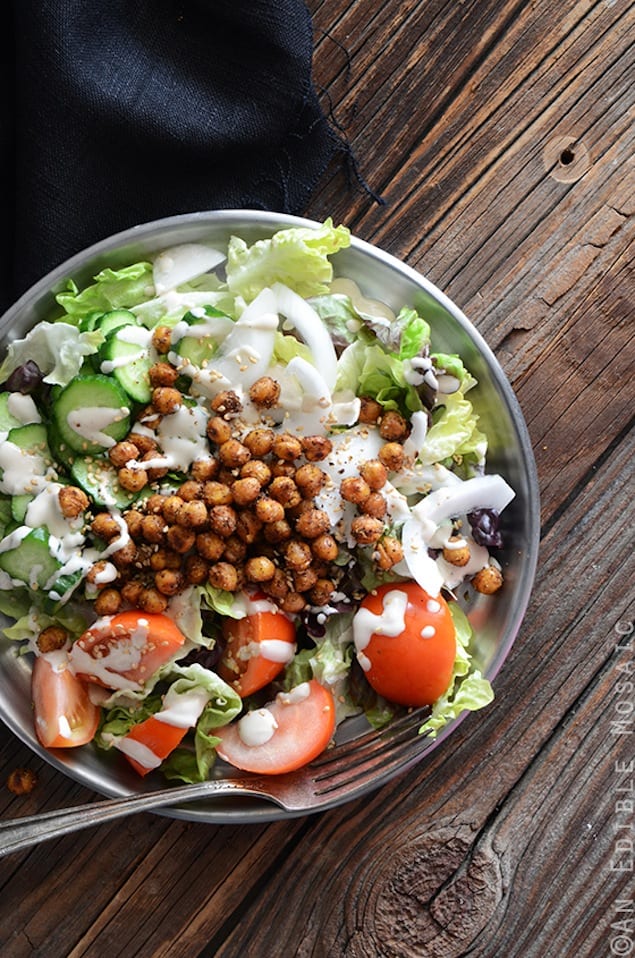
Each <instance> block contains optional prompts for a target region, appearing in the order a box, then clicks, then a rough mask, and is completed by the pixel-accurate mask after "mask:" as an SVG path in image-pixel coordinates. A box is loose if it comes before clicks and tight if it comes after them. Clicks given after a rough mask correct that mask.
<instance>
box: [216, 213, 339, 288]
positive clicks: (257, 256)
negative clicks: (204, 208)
mask: <svg viewBox="0 0 635 958" xmlns="http://www.w3.org/2000/svg"><path fill="white" fill-rule="evenodd" d="M349 245H350V232H349V230H348V229H347V227H345V226H337V227H334V226H333V222H332V220H330V219H327V220H326V221H325V223H324V224H323V225H322V226H321V227H320V228H319V229H311V228H310V227H302V226H300V227H292V228H291V229H285V230H280V231H279V232H277V233H274V235H273V236H272V237H271V238H270V239H263V240H258V241H257V242H256V243H254V244H253V245H252V246H248V245H247V243H245V241H244V240H242V239H240V238H239V237H237V236H232V238H231V240H230V242H229V249H228V256H227V285H228V287H229V289H230V290H231V292H232V293H236V294H239V295H240V296H243V297H244V299H245V300H246V301H247V302H251V300H252V299H255V297H256V296H257V295H258V293H259V292H260V291H261V290H262V289H264V288H265V287H268V286H272V285H273V284H274V283H284V285H285V286H288V287H289V288H290V289H292V290H293V291H294V292H296V293H298V294H299V295H300V296H304V297H305V298H306V297H309V296H317V295H319V294H320V293H325V292H327V291H328V284H329V283H330V282H331V279H332V278H333V268H332V266H331V264H330V262H329V260H328V257H329V256H330V255H331V254H332V253H336V252H337V251H338V250H340V249H344V248H345V247H346V246H349Z"/></svg>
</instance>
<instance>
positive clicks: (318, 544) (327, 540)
mask: <svg viewBox="0 0 635 958" xmlns="http://www.w3.org/2000/svg"><path fill="white" fill-rule="evenodd" d="M311 551H312V553H313V555H314V556H315V558H316V559H320V560H321V561H322V562H335V560H336V559H337V556H338V553H339V549H338V546H337V542H336V541H335V539H334V538H333V536H332V535H330V534H329V533H328V532H327V533H325V534H324V535H322V536H318V537H317V539H314V540H313V542H312V543H311Z"/></svg>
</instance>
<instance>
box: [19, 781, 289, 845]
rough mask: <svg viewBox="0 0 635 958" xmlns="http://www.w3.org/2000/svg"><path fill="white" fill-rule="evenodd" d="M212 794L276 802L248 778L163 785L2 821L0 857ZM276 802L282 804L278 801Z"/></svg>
mask: <svg viewBox="0 0 635 958" xmlns="http://www.w3.org/2000/svg"><path fill="white" fill-rule="evenodd" d="M210 795H219V796H220V795H251V796H254V795H257V796H258V797H259V798H268V799H270V800H271V801H274V802H277V800H276V799H275V798H274V797H273V796H269V795H264V794H263V792H262V790H261V789H256V788H254V787H253V784H252V785H250V783H249V782H248V781H246V780H242V779H236V781H235V782H232V781H228V780H227V779H225V780H224V781H207V782H201V783H200V784H199V785H182V786H177V787H176V788H163V789H158V790H157V791H155V792H145V793H144V794H142V795H127V796H126V797H125V798H112V799H107V800H106V801H101V802H91V803H89V804H86V805H75V806H73V807H71V808H63V809H59V810H55V811H51V812H42V813H41V814H40V815H30V816H28V817H24V818H16V819H14V820H13V821H5V822H2V823H0V857H2V856H4V855H9V854H11V853H12V852H17V851H20V850H21V849H23V848H29V847H31V846H32V845H36V844H38V842H42V841H47V840H48V839H50V838H57V837H58V836H60V835H68V834H69V833H70V832H77V831H79V830H80V829H82V828H90V827H91V826H92V825H101V824H103V823H104V822H108V821H111V820H112V819H115V818H123V817H124V816H125V815H132V814H133V813H135V812H146V811H151V810H152V809H154V808H161V807H162V806H164V805H174V804H176V803H177V802H180V801H191V800H192V799H195V798H204V797H206V796H210ZM277 804H280V803H279V802H277Z"/></svg>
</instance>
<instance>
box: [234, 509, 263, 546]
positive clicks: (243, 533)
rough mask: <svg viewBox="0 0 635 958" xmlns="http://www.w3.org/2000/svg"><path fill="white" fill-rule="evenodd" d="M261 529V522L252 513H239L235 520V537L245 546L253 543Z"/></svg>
mask: <svg viewBox="0 0 635 958" xmlns="http://www.w3.org/2000/svg"><path fill="white" fill-rule="evenodd" d="M261 529H262V522H261V521H260V519H259V518H258V516H257V515H256V514H255V513H253V512H239V513H238V517H237V519H236V535H237V536H238V538H239V539H241V540H242V541H243V542H246V543H247V545H251V543H252V542H255V541H256V539H257V537H258V533H259V532H260V530H261Z"/></svg>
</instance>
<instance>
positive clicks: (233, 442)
mask: <svg viewBox="0 0 635 958" xmlns="http://www.w3.org/2000/svg"><path fill="white" fill-rule="evenodd" d="M218 458H219V459H220V461H221V462H222V464H223V465H224V466H228V467H229V468H230V469H240V467H241V466H244V465H245V463H246V462H248V461H249V460H250V459H251V453H250V451H249V449H248V448H247V446H244V445H243V444H242V442H239V441H238V439H228V440H227V442H224V443H223V444H222V445H221V446H219V447H218Z"/></svg>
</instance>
